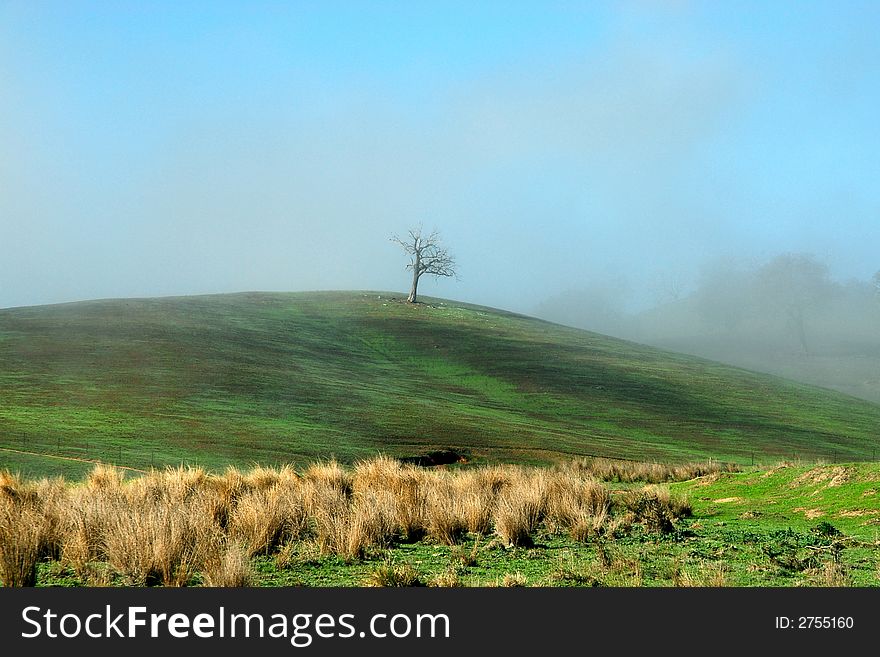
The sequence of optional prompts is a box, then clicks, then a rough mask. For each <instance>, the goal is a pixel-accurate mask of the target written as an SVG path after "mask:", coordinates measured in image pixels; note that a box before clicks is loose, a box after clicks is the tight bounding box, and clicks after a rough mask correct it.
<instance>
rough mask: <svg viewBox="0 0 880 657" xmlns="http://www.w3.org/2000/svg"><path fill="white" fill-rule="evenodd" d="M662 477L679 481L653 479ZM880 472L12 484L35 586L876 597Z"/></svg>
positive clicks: (353, 471) (455, 474)
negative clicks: (796, 592)
mask: <svg viewBox="0 0 880 657" xmlns="http://www.w3.org/2000/svg"><path fill="white" fill-rule="evenodd" d="M648 482H666V483H648ZM878 490H880V466H878V465H876V464H846V465H793V464H780V465H778V466H776V467H773V468H770V469H754V468H750V469H749V470H748V471H745V472H730V471H729V470H727V469H722V468H719V467H718V466H717V464H705V463H704V464H692V465H688V466H678V467H670V466H662V465H658V464H651V465H642V464H634V463H631V462H612V461H608V460H604V459H584V460H579V461H574V462H567V463H565V464H560V465H557V466H554V467H550V468H535V467H522V466H485V467H481V468H451V469H449V468H441V469H436V468H435V469H425V468H420V467H417V466H412V465H401V464H400V463H399V462H398V461H396V460H394V459H390V458H387V457H378V458H373V459H370V460H368V461H364V462H359V463H358V464H356V465H355V466H354V467H352V468H344V467H342V466H340V465H339V464H336V463H333V462H322V463H315V464H312V465H310V466H309V467H307V468H306V469H305V470H304V471H302V472H296V471H294V470H293V469H291V468H281V469H271V468H258V469H254V470H251V471H238V470H234V469H229V470H227V471H226V472H224V473H223V474H209V473H206V472H204V471H202V470H198V469H183V468H180V469H169V470H166V471H154V472H151V473H150V474H148V475H146V476H126V475H125V473H123V472H122V471H120V470H117V469H115V468H112V467H108V466H97V467H96V468H95V469H94V470H93V471H92V472H91V473H90V474H89V476H88V477H87V478H86V479H85V480H83V481H81V482H62V481H60V480H48V479H43V480H39V481H38V480H22V479H20V478H17V477H14V476H12V475H9V474H8V473H7V474H5V475H3V476H2V481H0V581H2V582H3V583H4V585H7V586H9V585H13V586H14V585H34V584H36V585H38V586H47V585H51V586H82V585H89V586H96V585H100V586H120V585H126V586H132V585H134V586H145V585H146V586H151V585H164V586H199V585H201V586H441V587H463V586H478V587H486V586H544V587H547V586H627V587H630V586H633V587H634V586H679V587H681V586H835V587H840V586H877V585H878V584H880V549H878V548H880V539H878V527H880V507H878V505H877V502H876V496H877V494H878Z"/></svg>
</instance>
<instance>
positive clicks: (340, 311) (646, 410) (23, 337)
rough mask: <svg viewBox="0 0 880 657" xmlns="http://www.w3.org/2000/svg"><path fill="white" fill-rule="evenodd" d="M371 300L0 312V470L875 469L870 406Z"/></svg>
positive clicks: (283, 299)
mask: <svg viewBox="0 0 880 657" xmlns="http://www.w3.org/2000/svg"><path fill="white" fill-rule="evenodd" d="M425 301H426V303H422V304H418V305H411V304H406V303H402V302H401V300H400V299H399V298H395V296H394V295H392V294H389V293H384V292H369V293H367V292H358V293H353V292H327V293H297V294H256V293H253V294H235V295H214V296H203V297H180V298H162V299H132V300H107V301H92V302H82V303H72V304H62V305H55V306H41V307H32V308H16V309H6V310H2V311H0V399H2V401H3V403H2V405H0V467H6V468H8V469H10V470H12V471H16V472H20V473H22V474H25V475H31V476H43V475H63V476H65V477H67V478H69V479H77V478H81V477H83V476H85V475H86V473H88V472H89V471H90V470H91V468H92V467H93V465H94V462H96V461H99V460H100V461H103V462H109V463H114V464H117V465H121V466H126V467H130V468H134V469H135V470H139V471H141V472H143V471H147V470H149V469H150V468H152V467H156V468H162V467H165V466H175V467H176V466H178V465H180V464H187V465H193V466H202V467H205V468H207V469H209V470H211V471H214V472H219V471H222V470H223V469H224V468H225V467H226V466H228V465H234V466H238V467H246V466H248V465H251V464H262V465H282V464H288V463H289V464H293V465H294V466H296V467H305V465H307V464H308V463H310V462H312V461H315V460H319V459H326V458H330V457H335V458H336V459H338V460H339V461H340V462H342V463H352V462H354V461H355V460H358V459H364V458H368V457H371V456H375V455H376V454H379V453H383V454H388V455H390V456H394V457H420V456H423V455H425V454H428V453H430V452H433V451H441V450H445V451H446V452H447V454H451V455H452V456H451V459H452V460H461V461H467V462H468V463H470V464H491V463H501V462H508V463H522V464H539V465H540V464H549V463H553V462H555V461H557V460H559V459H570V458H580V457H583V456H606V457H614V458H623V459H635V460H656V461H666V462H679V463H680V462H687V461H694V460H705V459H710V458H711V459H715V460H717V461H721V462H730V463H738V464H740V465H752V464H772V463H775V462H778V461H780V460H784V459H788V460H797V459H801V460H804V461H814V460H816V459H824V460H826V461H829V462H853V461H867V460H873V459H874V458H875V457H876V428H877V426H880V406H877V405H875V404H871V403H869V402H866V401H863V400H858V399H855V398H852V397H849V396H846V395H843V394H840V393H835V392H831V391H828V390H824V389H820V388H814V387H810V386H806V385H799V384H795V383H791V382H789V381H785V380H783V379H779V378H775V377H772V376H767V375H761V374H755V373H752V372H748V371H746V370H741V369H737V368H733V367H728V366H723V365H719V364H716V363H712V362H710V361H706V360H702V359H699V358H695V357H690V356H682V355H678V354H674V353H671V352H666V351H662V350H658V349H653V348H649V347H645V346H641V345H637V344H634V343H631V342H626V341H622V340H616V339H612V338H608V337H605V336H601V335H598V334H594V333H589V332H586V331H580V330H576V329H570V328H566V327H563V326H560V325H555V324H551V323H548V322H543V321H539V320H537V319H534V318H530V317H524V316H520V315H515V314H511V313H507V312H504V311H499V310H494V309H489V308H483V307H479V306H471V305H466V304H461V303H455V302H450V301H441V300H436V299H426V300H425Z"/></svg>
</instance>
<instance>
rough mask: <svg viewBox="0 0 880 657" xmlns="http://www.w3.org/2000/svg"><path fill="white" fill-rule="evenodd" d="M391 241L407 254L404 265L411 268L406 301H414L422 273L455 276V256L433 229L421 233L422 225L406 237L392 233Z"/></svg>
mask: <svg viewBox="0 0 880 657" xmlns="http://www.w3.org/2000/svg"><path fill="white" fill-rule="evenodd" d="M391 241H392V242H397V243H398V244H400V246H402V247H403V250H404V251H405V252H406V253H407V254H408V255H409V257H410V261H409V264H408V265H407V266H406V268H407V269H411V270H412V275H413V277H412V287H410V290H409V296H408V297H407V299H406V300H407V301H408V302H409V303H416V294H417V292H418V288H419V279H420V278H421V277H422V274H430V275H431V276H437V277H440V276H455V275H456V271H455V258H453V257H452V255H450V253H449V251H447V250H446V248H445V247H444V246H442V245H441V243H440V234H439V233H438V232H437V231H436V230H435V231H433V232H431V234H430V235H427V236H425V235H422V227H421V226H419V227H418V228H415V229H412V230H410V231H409V235H408V237H406V238H403V239H401V238H400V237H398V236H397V235H392V237H391Z"/></svg>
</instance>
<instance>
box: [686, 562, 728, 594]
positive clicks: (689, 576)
mask: <svg viewBox="0 0 880 657" xmlns="http://www.w3.org/2000/svg"><path fill="white" fill-rule="evenodd" d="M727 575H728V568H727V566H726V565H725V564H723V563H721V562H706V561H701V562H700V563H699V564H698V565H697V566H696V567H693V568H685V567H683V566H682V565H681V564H676V565H675V567H674V568H673V572H672V583H673V585H674V586H677V587H681V588H695V587H701V588H706V587H724V586H727Z"/></svg>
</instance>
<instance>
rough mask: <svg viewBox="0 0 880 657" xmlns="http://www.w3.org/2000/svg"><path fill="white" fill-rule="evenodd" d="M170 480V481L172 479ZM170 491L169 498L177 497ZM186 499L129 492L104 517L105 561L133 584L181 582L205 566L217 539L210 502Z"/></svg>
mask: <svg viewBox="0 0 880 657" xmlns="http://www.w3.org/2000/svg"><path fill="white" fill-rule="evenodd" d="M170 481H172V482H173V481H174V479H173V478H172V479H170ZM177 492H179V491H172V498H173V497H176V495H174V493H177ZM187 497H188V499H187V501H186V503H179V502H178V503H172V502H171V500H170V499H160V500H155V499H153V498H151V497H146V498H145V497H141V498H138V497H136V496H129V499H127V500H126V501H125V503H126V505H127V506H125V507H123V506H117V508H116V509H115V510H114V511H113V512H112V513H110V514H109V515H108V517H107V522H106V529H105V536H104V549H105V552H106V555H107V560H108V561H109V562H110V564H111V565H112V566H113V568H114V569H115V570H116V571H117V572H119V573H120V574H122V575H123V576H124V577H125V578H126V581H128V582H129V583H130V584H132V585H135V586H145V585H146V586H149V585H154V584H163V585H165V586H185V585H187V584H188V583H189V582H190V580H191V579H192V578H193V576H194V575H195V573H196V572H197V571H198V570H200V569H202V568H203V567H204V564H205V563H206V561H207V560H208V559H209V557H210V555H211V553H212V551H213V550H214V549H215V546H216V543H217V541H218V540H219V539H218V534H219V529H218V528H217V526H216V525H215V524H214V523H213V521H212V517H211V514H210V506H209V505H208V504H206V503H205V502H204V499H203V498H201V499H200V498H199V497H197V496H194V495H190V493H187Z"/></svg>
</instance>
